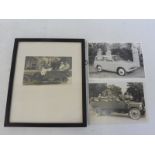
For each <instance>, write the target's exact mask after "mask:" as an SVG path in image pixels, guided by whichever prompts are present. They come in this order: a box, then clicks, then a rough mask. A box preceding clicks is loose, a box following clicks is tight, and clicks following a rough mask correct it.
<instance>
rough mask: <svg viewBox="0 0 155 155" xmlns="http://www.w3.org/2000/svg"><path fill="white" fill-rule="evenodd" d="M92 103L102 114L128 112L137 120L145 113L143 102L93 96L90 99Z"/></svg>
mask: <svg viewBox="0 0 155 155" xmlns="http://www.w3.org/2000/svg"><path fill="white" fill-rule="evenodd" d="M90 105H91V106H92V108H93V109H94V110H95V112H96V113H98V114H100V115H109V114H110V113H112V112H117V113H123V114H128V115H129V116H130V118H132V119H134V120H137V119H139V118H140V117H141V116H142V115H144V114H145V109H144V105H143V103H142V102H134V101H126V100H122V101H121V100H118V99H109V98H107V97H105V98H100V99H98V98H95V97H93V98H91V99H90Z"/></svg>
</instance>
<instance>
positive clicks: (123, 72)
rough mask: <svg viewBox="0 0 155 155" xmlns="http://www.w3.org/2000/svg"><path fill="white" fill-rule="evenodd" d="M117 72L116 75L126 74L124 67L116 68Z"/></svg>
mask: <svg viewBox="0 0 155 155" xmlns="http://www.w3.org/2000/svg"><path fill="white" fill-rule="evenodd" d="M117 73H118V75H120V76H125V75H126V71H125V69H124V68H118V69H117Z"/></svg>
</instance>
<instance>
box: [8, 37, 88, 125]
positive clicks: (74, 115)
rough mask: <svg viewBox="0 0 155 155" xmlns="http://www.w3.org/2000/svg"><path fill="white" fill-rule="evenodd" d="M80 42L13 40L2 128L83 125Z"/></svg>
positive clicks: (83, 63)
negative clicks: (3, 125)
mask: <svg viewBox="0 0 155 155" xmlns="http://www.w3.org/2000/svg"><path fill="white" fill-rule="evenodd" d="M85 85H86V82H85V41H84V39H45V38H38V39H36V38H32V39H31V38H17V39H15V44H14V51H13V59H12V67H11V73H10V81H9V90H8V98H7V106H6V116H5V126H23V127H24V126H25V127H27V126H30V127H31V126H32V127H48V126H49V127H50V126H51V127H84V126H86V124H87V122H86V92H85V91H86V88H85V87H86V86H85Z"/></svg>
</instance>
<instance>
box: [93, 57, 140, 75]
mask: <svg viewBox="0 0 155 155" xmlns="http://www.w3.org/2000/svg"><path fill="white" fill-rule="evenodd" d="M94 67H95V68H96V69H97V71H98V72H101V71H102V70H106V71H111V72H116V73H117V74H118V75H120V76H125V75H126V73H128V72H132V71H134V70H136V69H137V68H138V66H136V65H135V63H133V62H132V61H125V60H122V59H120V57H118V56H116V55H113V56H112V57H111V58H110V59H109V58H108V57H106V56H102V57H98V56H96V57H95V60H94Z"/></svg>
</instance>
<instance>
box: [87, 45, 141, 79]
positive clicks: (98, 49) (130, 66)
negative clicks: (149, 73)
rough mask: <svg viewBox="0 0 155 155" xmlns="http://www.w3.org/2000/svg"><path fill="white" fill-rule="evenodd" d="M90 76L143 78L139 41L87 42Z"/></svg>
mask: <svg viewBox="0 0 155 155" xmlns="http://www.w3.org/2000/svg"><path fill="white" fill-rule="evenodd" d="M88 52H89V76H90V78H122V77H123V78H143V77H144V65H143V55H142V49H141V44H139V43H89V51H88Z"/></svg>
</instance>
